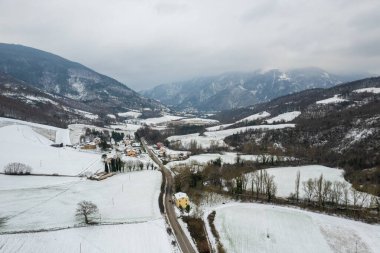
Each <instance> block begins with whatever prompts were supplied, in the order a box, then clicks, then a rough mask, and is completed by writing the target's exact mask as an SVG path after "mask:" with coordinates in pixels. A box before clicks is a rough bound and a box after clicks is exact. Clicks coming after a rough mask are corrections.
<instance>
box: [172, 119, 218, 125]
mask: <svg viewBox="0 0 380 253" xmlns="http://www.w3.org/2000/svg"><path fill="white" fill-rule="evenodd" d="M179 121H180V122H184V123H187V124H194V125H212V124H218V123H219V121H218V120H215V119H204V118H185V119H180V120H179Z"/></svg>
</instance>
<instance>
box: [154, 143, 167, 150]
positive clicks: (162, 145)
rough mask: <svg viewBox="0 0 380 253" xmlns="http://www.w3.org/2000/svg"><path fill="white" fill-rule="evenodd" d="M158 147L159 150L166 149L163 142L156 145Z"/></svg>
mask: <svg viewBox="0 0 380 253" xmlns="http://www.w3.org/2000/svg"><path fill="white" fill-rule="evenodd" d="M156 146H157V149H161V148H164V147H165V146H164V144H163V143H162V142H158V143H157V144H156Z"/></svg>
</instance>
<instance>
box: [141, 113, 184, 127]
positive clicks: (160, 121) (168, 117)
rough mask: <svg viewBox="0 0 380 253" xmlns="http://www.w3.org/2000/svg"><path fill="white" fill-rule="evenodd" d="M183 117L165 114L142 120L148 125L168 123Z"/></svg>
mask: <svg viewBox="0 0 380 253" xmlns="http://www.w3.org/2000/svg"><path fill="white" fill-rule="evenodd" d="M183 118H184V117H180V116H173V115H165V116H162V117H159V118H149V119H144V120H142V121H141V122H142V123H145V124H147V125H156V124H163V123H168V122H170V121H174V120H179V119H183Z"/></svg>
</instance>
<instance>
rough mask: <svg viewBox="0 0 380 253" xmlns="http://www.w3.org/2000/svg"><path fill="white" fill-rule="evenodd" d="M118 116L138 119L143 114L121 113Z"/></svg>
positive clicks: (133, 112)
mask: <svg viewBox="0 0 380 253" xmlns="http://www.w3.org/2000/svg"><path fill="white" fill-rule="evenodd" d="M117 115H118V116H120V117H128V118H135V119H136V118H138V117H140V116H141V112H137V111H128V112H119V113H118V114H117Z"/></svg>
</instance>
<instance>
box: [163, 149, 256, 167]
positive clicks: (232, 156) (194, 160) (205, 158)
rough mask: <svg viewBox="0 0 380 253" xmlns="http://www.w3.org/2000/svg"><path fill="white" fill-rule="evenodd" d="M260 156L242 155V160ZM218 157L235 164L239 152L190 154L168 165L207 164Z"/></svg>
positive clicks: (252, 159)
mask: <svg viewBox="0 0 380 253" xmlns="http://www.w3.org/2000/svg"><path fill="white" fill-rule="evenodd" d="M258 157H259V156H256V155H240V160H244V161H256V159H257V158H258ZM218 158H220V159H222V163H228V164H234V163H236V159H237V153H233V152H224V153H223V154H200V155H194V156H190V157H189V158H188V159H186V160H183V161H174V162H169V163H168V164H167V165H166V166H167V167H169V168H173V167H175V166H184V165H192V164H199V165H205V164H207V163H209V162H211V161H214V160H216V159H218Z"/></svg>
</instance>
